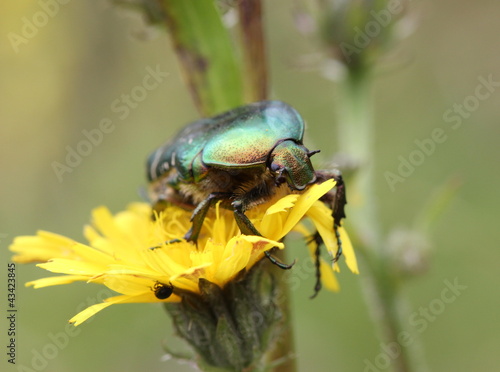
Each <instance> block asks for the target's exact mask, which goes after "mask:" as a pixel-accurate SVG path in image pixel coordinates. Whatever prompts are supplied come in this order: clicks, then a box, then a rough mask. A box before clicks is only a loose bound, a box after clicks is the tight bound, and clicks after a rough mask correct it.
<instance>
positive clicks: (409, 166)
mask: <svg viewBox="0 0 500 372" xmlns="http://www.w3.org/2000/svg"><path fill="white" fill-rule="evenodd" d="M478 81H479V83H478V84H477V85H476V87H475V88H474V93H473V94H471V95H468V96H466V97H464V99H463V100H462V102H460V103H454V104H453V106H452V107H451V108H449V109H447V110H446V111H445V112H444V113H443V121H444V122H445V123H447V126H446V127H442V128H441V127H436V128H434V129H433V130H432V131H431V133H430V134H429V135H428V136H427V137H425V138H423V139H416V140H415V141H414V142H413V143H414V144H415V146H414V149H413V150H412V151H411V152H410V153H409V154H408V155H407V156H402V155H399V156H398V157H397V159H398V162H399V163H398V166H397V169H396V171H395V172H391V171H385V172H384V178H385V180H386V182H387V185H388V186H389V189H390V190H391V191H392V192H394V191H395V190H396V185H398V184H399V183H403V182H405V181H406V180H407V179H408V178H409V177H410V176H411V175H412V174H413V172H415V169H416V168H418V167H420V166H421V165H422V164H424V163H425V160H426V159H427V158H428V157H430V156H432V155H433V154H434V152H435V151H436V149H437V147H438V146H439V145H440V144H442V143H444V142H446V141H447V140H448V138H449V135H448V134H447V133H449V132H450V131H452V130H457V129H459V128H461V127H462V124H463V122H464V120H466V119H468V118H470V117H471V115H472V113H473V112H474V111H477V110H478V109H479V107H480V106H481V102H483V101H485V100H487V99H489V98H490V97H491V96H492V95H493V93H495V91H496V89H497V88H498V87H500V81H495V80H494V78H493V74H489V75H488V76H487V77H483V76H479V77H478Z"/></svg>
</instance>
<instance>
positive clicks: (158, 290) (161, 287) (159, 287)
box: [152, 282, 174, 300]
mask: <svg viewBox="0 0 500 372" xmlns="http://www.w3.org/2000/svg"><path fill="white" fill-rule="evenodd" d="M152 290H153V292H154V293H155V296H156V298H157V299H159V300H164V299H166V298H169V297H170V296H171V295H172V293H173V292H174V287H173V285H172V284H170V283H169V284H163V283H160V282H156V283H155V285H154V286H153V288H152Z"/></svg>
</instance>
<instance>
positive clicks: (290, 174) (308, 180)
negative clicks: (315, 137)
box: [269, 140, 319, 190]
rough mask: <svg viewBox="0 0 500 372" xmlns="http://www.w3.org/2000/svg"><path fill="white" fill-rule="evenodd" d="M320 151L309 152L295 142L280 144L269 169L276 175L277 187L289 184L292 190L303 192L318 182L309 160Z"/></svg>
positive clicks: (275, 150)
mask: <svg viewBox="0 0 500 372" xmlns="http://www.w3.org/2000/svg"><path fill="white" fill-rule="evenodd" d="M317 152H319V151H309V150H307V149H306V148H305V147H304V146H303V145H300V144H298V143H296V142H295V141H293V140H285V141H282V142H280V143H279V144H278V145H277V146H276V147H275V148H274V149H273V151H272V152H271V157H270V159H271V163H270V164H269V169H270V170H271V172H274V173H275V174H276V178H275V179H276V185H278V186H279V185H281V184H282V183H284V182H286V183H288V186H289V187H290V188H291V189H292V190H303V189H304V188H305V187H306V186H307V185H310V184H312V183H314V182H316V174H315V173H314V168H313V166H312V164H311V160H310V159H309V158H310V157H311V156H312V155H314V154H315V153H317Z"/></svg>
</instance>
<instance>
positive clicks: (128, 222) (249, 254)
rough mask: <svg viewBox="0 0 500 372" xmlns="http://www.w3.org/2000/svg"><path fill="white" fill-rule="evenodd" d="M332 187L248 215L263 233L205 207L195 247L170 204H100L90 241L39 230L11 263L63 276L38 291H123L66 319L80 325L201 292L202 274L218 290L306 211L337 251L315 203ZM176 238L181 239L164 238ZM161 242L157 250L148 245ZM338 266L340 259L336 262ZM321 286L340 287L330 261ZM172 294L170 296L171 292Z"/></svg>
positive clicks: (350, 258)
mask: <svg viewBox="0 0 500 372" xmlns="http://www.w3.org/2000/svg"><path fill="white" fill-rule="evenodd" d="M334 186H335V181H333V180H329V181H326V182H324V183H322V184H321V185H313V186H311V187H310V188H309V189H308V191H306V192H304V193H303V194H291V195H287V196H285V197H283V198H279V199H278V200H276V199H275V200H273V201H271V202H268V203H267V204H263V205H261V206H258V207H255V208H253V209H252V210H250V211H248V212H247V215H248V217H249V218H250V219H251V221H252V223H253V224H254V225H255V227H256V228H257V229H258V231H260V232H261V233H262V235H263V236H250V235H242V234H241V233H240V231H239V229H238V226H237V224H236V222H235V219H234V216H233V213H232V212H231V211H228V210H225V209H222V208H219V206H218V205H217V206H216V207H215V208H214V209H212V210H210V211H209V213H208V215H207V217H206V219H205V221H204V225H203V228H202V232H201V234H200V236H199V239H198V242H197V244H194V243H192V242H186V241H184V240H182V239H181V238H182V237H183V236H184V234H185V233H186V231H188V229H189V228H190V226H191V223H190V221H189V219H190V216H191V212H188V211H185V210H182V209H180V208H178V207H175V206H170V207H167V209H166V210H165V211H163V212H161V213H160V215H159V218H156V219H155V220H153V219H152V218H151V216H152V210H151V207H150V206H149V205H148V204H145V203H134V204H131V205H130V206H129V208H128V209H127V210H126V211H123V212H120V213H118V214H116V215H114V216H113V215H112V214H111V213H110V212H109V210H108V209H107V208H105V207H99V208H96V209H94V210H93V212H92V220H93V221H92V226H86V227H85V229H84V235H85V238H86V239H87V240H88V242H89V243H88V245H85V244H80V243H78V242H76V241H74V240H71V239H69V238H66V237H63V236H61V235H57V234H54V233H50V232H46V231H39V232H38V234H37V235H36V236H22V237H18V238H16V239H15V240H14V243H13V244H12V245H11V247H10V249H11V250H12V251H13V252H16V255H15V256H14V257H13V261H14V262H18V263H28V262H43V263H41V264H38V266H39V267H41V268H44V269H46V270H48V271H51V272H54V273H59V274H64V275H62V276H54V277H49V278H42V279H38V280H35V281H32V282H29V283H27V284H26V285H32V286H33V287H35V288H41V287H46V286H51V285H58V284H68V283H72V282H75V281H86V282H93V283H99V284H103V285H105V286H106V287H108V288H110V289H111V290H113V291H115V292H117V293H119V294H120V295H118V296H114V297H110V298H107V299H106V300H105V301H104V302H103V303H99V304H96V305H93V306H90V307H89V308H87V309H85V310H83V311H82V312H80V313H79V314H77V315H76V316H74V317H73V318H72V319H71V320H70V322H71V323H73V324H75V325H79V324H81V323H82V322H84V321H85V320H86V319H88V318H89V317H90V316H92V315H94V314H95V313H97V312H98V311H100V310H102V309H104V308H106V307H107V306H110V305H113V304H118V303H131V302H179V301H180V300H181V298H180V296H179V293H181V292H182V291H189V292H193V293H199V292H200V290H199V279H201V278H203V279H206V280H208V281H210V282H212V283H214V284H217V285H218V286H219V287H221V288H223V287H224V286H225V284H226V283H228V282H229V281H231V280H232V279H233V278H235V276H236V275H237V274H238V273H240V272H241V271H242V270H244V269H246V270H249V269H250V268H251V267H252V266H253V265H254V264H255V263H256V262H258V261H259V260H260V259H262V257H263V256H264V252H265V251H267V250H270V249H272V248H273V247H277V248H279V249H283V248H284V244H283V243H282V242H281V240H282V239H283V238H284V236H285V235H287V234H288V233H289V232H290V231H291V230H292V229H295V230H296V231H299V232H301V233H302V234H304V235H310V234H311V232H310V231H309V230H308V229H307V228H306V227H305V226H304V225H303V224H301V223H300V221H301V220H302V219H303V218H304V217H305V216H308V217H310V219H311V220H312V222H313V224H314V226H315V228H316V229H317V230H318V231H319V233H320V234H321V236H322V238H323V240H324V242H325V246H326V248H327V250H328V252H329V253H330V254H331V255H332V256H334V255H335V252H336V250H337V246H336V240H335V235H334V231H333V228H332V227H333V219H332V217H331V210H330V209H328V208H327V207H326V206H325V205H324V204H323V203H321V202H320V201H318V199H319V198H321V197H322V196H323V195H324V194H325V193H327V192H328V191H330V190H331V189H332V188H333V187H334ZM340 234H341V236H342V239H343V251H344V255H345V257H346V263H347V265H348V267H349V268H350V269H351V270H352V271H353V272H357V264H356V258H355V256H354V252H353V250H352V247H351V244H350V242H349V239H348V236H347V234H346V233H345V232H344V230H343V229H342V228H340ZM172 239H181V241H180V242H179V243H173V244H168V245H167V244H166V243H161V242H165V241H169V240H172ZM156 246H159V247H158V248H156V249H151V247H156ZM335 268H337V264H335ZM321 270H322V277H323V284H324V285H325V287H327V288H329V289H334V290H335V289H337V287H338V285H337V284H336V281H335V278H334V276H333V273H332V267H331V265H328V264H327V263H326V262H325V261H323V262H322V265H321ZM170 286H173V288H175V289H174V293H173V294H172V295H170V296H168V297H167V298H163V297H166V296H157V294H155V291H156V290H157V289H158V288H163V287H170ZM168 294H169V293H168Z"/></svg>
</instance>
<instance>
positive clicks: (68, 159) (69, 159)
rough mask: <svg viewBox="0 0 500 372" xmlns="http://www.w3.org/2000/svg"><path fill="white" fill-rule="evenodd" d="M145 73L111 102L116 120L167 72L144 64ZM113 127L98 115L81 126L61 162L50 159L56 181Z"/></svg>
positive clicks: (88, 152)
mask: <svg viewBox="0 0 500 372" xmlns="http://www.w3.org/2000/svg"><path fill="white" fill-rule="evenodd" d="M146 72H147V74H146V75H145V76H144V77H143V78H142V81H141V84H139V85H136V86H135V87H133V88H132V89H130V91H129V92H128V93H124V94H122V95H121V96H120V97H119V98H117V99H115V100H113V101H112V102H111V104H110V110H111V112H113V113H114V114H116V115H117V117H118V119H119V120H125V119H126V118H127V117H128V116H129V115H130V113H131V112H132V110H134V109H136V108H137V107H139V105H140V103H141V102H143V101H144V100H145V99H146V98H147V96H148V94H149V92H151V91H153V90H155V89H156V88H158V86H159V85H160V84H161V83H162V82H163V81H164V80H165V78H166V77H167V76H168V75H169V73H167V72H164V71H162V70H161V69H160V65H156V68H155V69H153V68H152V67H150V66H147V67H146ZM115 129H116V125H115V123H114V122H113V119H112V118H110V117H105V118H102V119H101V120H100V121H99V124H98V125H97V126H96V127H95V128H93V129H90V130H86V129H83V130H82V131H81V134H82V139H81V140H80V141H78V143H77V144H75V145H74V146H69V145H68V146H66V148H65V149H66V156H65V158H64V162H59V161H53V162H52V163H51V167H52V170H53V171H54V173H55V175H56V177H57V179H58V180H59V183H61V182H62V181H63V176H64V175H65V174H66V173H71V172H73V170H74V169H75V168H76V167H78V166H79V165H80V164H81V163H82V161H83V159H84V158H86V157H88V156H89V155H90V154H91V153H92V151H93V150H94V149H95V148H96V147H97V146H99V145H100V144H101V143H102V142H103V140H104V137H105V135H106V134H109V133H112V132H113V131H114V130H115Z"/></svg>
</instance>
